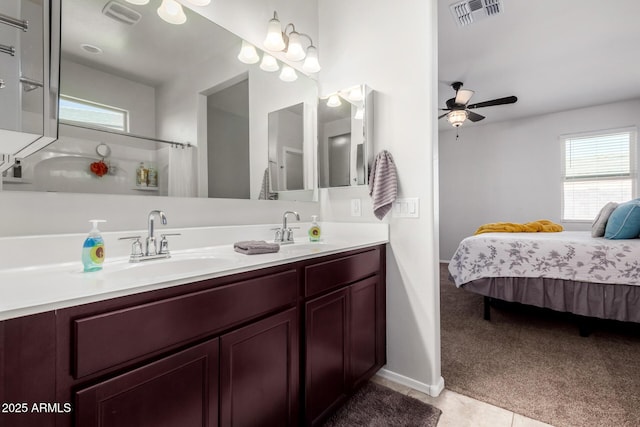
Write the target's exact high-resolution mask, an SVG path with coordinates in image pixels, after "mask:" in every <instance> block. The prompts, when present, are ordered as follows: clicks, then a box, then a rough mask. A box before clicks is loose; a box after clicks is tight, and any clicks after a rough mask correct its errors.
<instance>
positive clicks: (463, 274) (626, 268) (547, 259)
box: [449, 231, 640, 287]
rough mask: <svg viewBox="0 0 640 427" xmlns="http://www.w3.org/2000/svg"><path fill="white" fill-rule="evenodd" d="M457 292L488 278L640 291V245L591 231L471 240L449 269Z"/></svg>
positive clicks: (639, 241) (490, 235)
mask: <svg viewBox="0 0 640 427" xmlns="http://www.w3.org/2000/svg"><path fill="white" fill-rule="evenodd" d="M449 273H450V274H451V276H452V277H453V279H454V281H455V284H456V286H458V287H460V286H462V285H463V284H465V283H467V282H470V281H472V280H476V279H480V278H484V277H548V278H554V279H567V280H575V281H581V282H597V283H612V284H624V285H640V239H629V240H608V239H604V238H601V237H600V238H594V237H591V234H590V233H589V232H587V231H585V232H582V231H563V232H560V233H487V234H479V235H476V236H471V237H467V238H465V239H464V240H463V241H462V242H461V243H460V245H459V246H458V249H457V250H456V252H455V254H454V255H453V258H452V259H451V262H450V263H449Z"/></svg>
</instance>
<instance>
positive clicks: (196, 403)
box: [75, 339, 218, 427]
mask: <svg viewBox="0 0 640 427" xmlns="http://www.w3.org/2000/svg"><path fill="white" fill-rule="evenodd" d="M75 411H76V425H78V426H82V427H90V426H96V427H97V426H100V427H147V426H148V427H191V426H193V427H196V426H197V427H214V426H217V425H218V340H217V339H214V340H210V341H207V342H205V343H203V344H200V345H197V346H194V347H191V348H189V349H187V350H184V351H181V352H179V353H176V354H174V355H172V356H169V357H166V358H163V359H160V360H158V361H156V362H153V363H150V364H148V365H145V366H143V367H141V368H138V369H135V370H133V371H130V372H127V373H125V374H122V375H120V376H117V377H115V378H112V379H110V380H107V381H104V382H102V383H99V384H96V385H94V386H91V387H88V388H85V389H82V390H80V391H78V392H77V393H76V405H75Z"/></svg>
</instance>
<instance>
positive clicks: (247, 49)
mask: <svg viewBox="0 0 640 427" xmlns="http://www.w3.org/2000/svg"><path fill="white" fill-rule="evenodd" d="M238 59H239V60H240V62H244V63H245V64H255V63H256V62H258V61H259V60H260V57H259V56H258V52H256V48H255V46H253V45H252V44H251V43H249V42H247V41H246V40H242V47H241V48H240V53H238Z"/></svg>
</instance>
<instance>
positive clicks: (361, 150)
mask: <svg viewBox="0 0 640 427" xmlns="http://www.w3.org/2000/svg"><path fill="white" fill-rule="evenodd" d="M372 119H373V91H372V90H371V88H369V87H368V86H366V85H358V86H353V87H350V88H346V89H344V90H341V91H338V92H337V93H334V94H331V95H329V96H326V97H323V98H321V99H320V102H319V104H318V176H319V186H320V187H321V188H331V187H348V186H354V185H366V184H368V179H369V167H370V165H371V161H372V156H373V151H372V150H373V149H372V143H373V135H372V133H373V131H372V128H373V126H372V125H373V120H372Z"/></svg>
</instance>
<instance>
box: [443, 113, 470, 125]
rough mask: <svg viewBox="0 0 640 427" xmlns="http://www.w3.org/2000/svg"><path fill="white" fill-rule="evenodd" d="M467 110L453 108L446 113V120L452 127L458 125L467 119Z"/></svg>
mask: <svg viewBox="0 0 640 427" xmlns="http://www.w3.org/2000/svg"><path fill="white" fill-rule="evenodd" d="M467 115H468V113H467V110H453V111H450V112H449V114H447V120H448V121H449V123H451V124H452V125H453V127H456V128H457V127H460V126H461V125H462V123H464V121H465V120H467Z"/></svg>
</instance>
